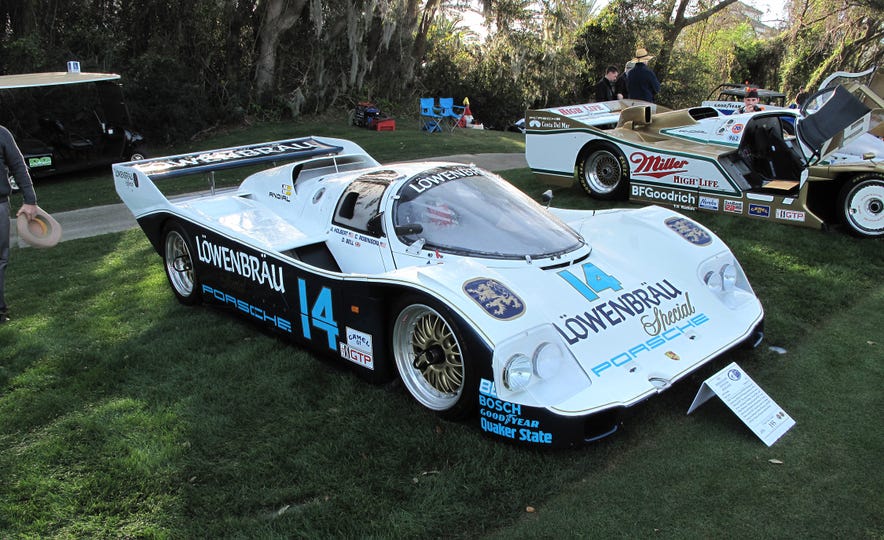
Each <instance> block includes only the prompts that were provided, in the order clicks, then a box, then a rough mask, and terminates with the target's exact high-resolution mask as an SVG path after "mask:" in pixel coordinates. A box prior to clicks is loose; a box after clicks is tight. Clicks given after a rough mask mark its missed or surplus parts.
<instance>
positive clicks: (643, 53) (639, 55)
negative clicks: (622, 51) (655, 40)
mask: <svg viewBox="0 0 884 540" xmlns="http://www.w3.org/2000/svg"><path fill="white" fill-rule="evenodd" d="M652 58H654V55H653V54H648V50H647V49H636V50H635V58H633V59H632V61H633V62H647V61H648V60H650V59H652Z"/></svg>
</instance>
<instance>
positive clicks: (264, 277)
mask: <svg viewBox="0 0 884 540" xmlns="http://www.w3.org/2000/svg"><path fill="white" fill-rule="evenodd" d="M196 254H197V258H198V259H199V260H200V262H202V263H206V264H211V265H212V266H214V267H216V268H220V269H221V270H224V271H226V272H231V273H233V274H236V275H238V276H240V277H242V278H245V279H249V280H252V281H254V282H255V283H257V284H259V285H266V286H267V287H268V288H269V289H271V290H273V291H276V292H283V293H284V292H285V280H284V279H283V276H282V267H281V266H279V265H277V264H274V263H268V262H267V261H266V260H265V257H266V256H265V255H264V254H263V253H262V254H261V257H260V258H259V257H256V256H255V255H249V254H248V253H243V252H242V251H238V250H235V249H232V248H229V247H227V246H220V245H217V244H214V243H212V242H211V241H209V240H207V239H206V238H205V237H202V238H197V239H196Z"/></svg>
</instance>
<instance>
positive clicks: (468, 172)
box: [392, 165, 584, 259]
mask: <svg viewBox="0 0 884 540" xmlns="http://www.w3.org/2000/svg"><path fill="white" fill-rule="evenodd" d="M392 212H393V225H394V229H395V231H396V235H397V236H398V237H399V239H400V240H401V241H402V242H404V243H406V244H413V243H415V242H422V243H423V247H424V249H437V250H439V251H441V252H447V253H452V254H457V255H467V256H475V257H484V258H495V259H524V258H526V257H530V258H532V259H542V258H547V257H552V256H559V255H562V254H564V253H569V252H571V251H574V250H576V249H579V248H580V247H582V246H583V245H584V241H583V239H582V238H581V237H580V235H579V234H577V233H576V232H575V231H574V230H573V229H571V228H570V227H568V226H567V225H566V224H564V223H563V222H562V221H560V220H559V219H558V218H556V217H555V216H553V215H551V214H550V213H549V212H547V211H546V210H545V209H544V208H543V207H542V206H540V205H539V204H537V203H536V202H535V201H533V200H531V199H530V198H529V197H527V196H526V195H524V194H523V193H522V192H521V191H519V190H517V189H516V188H514V187H513V186H511V185H510V184H508V183H507V182H505V181H504V180H502V179H500V178H498V177H497V176H495V175H492V174H490V173H487V172H486V171H483V170H481V169H478V168H476V167H472V166H468V165H462V166H458V165H445V166H440V167H435V168H433V169H428V170H426V171H423V172H421V173H419V174H417V175H415V176H414V177H412V178H410V179H409V180H408V181H407V182H405V184H403V185H402V187H401V188H400V189H399V192H398V194H397V196H396V200H395V202H394V204H393V208H392Z"/></svg>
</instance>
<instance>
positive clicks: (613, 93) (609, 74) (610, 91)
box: [595, 66, 623, 102]
mask: <svg viewBox="0 0 884 540" xmlns="http://www.w3.org/2000/svg"><path fill="white" fill-rule="evenodd" d="M618 74H619V71H618V70H617V68H616V67H614V66H608V69H606V70H605V76H604V77H602V78H601V79H599V82H597V83H596V85H595V100H596V101H597V102H598V101H613V100H615V99H623V95H622V94H618V93H617V88H616V82H617V75H618Z"/></svg>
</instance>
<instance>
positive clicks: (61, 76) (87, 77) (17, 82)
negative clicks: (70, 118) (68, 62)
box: [0, 71, 120, 90]
mask: <svg viewBox="0 0 884 540" xmlns="http://www.w3.org/2000/svg"><path fill="white" fill-rule="evenodd" d="M119 78H120V76H119V75H117V74H116V73H68V72H65V71H55V72H47V73H20V74H18V75H2V76H0V90H5V89H8V88H32V87H35V86H55V85H59V84H80V83H91V82H100V81H112V80H115V79H119Z"/></svg>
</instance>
